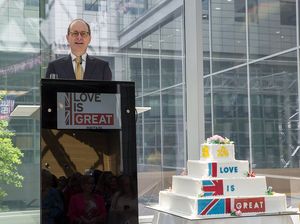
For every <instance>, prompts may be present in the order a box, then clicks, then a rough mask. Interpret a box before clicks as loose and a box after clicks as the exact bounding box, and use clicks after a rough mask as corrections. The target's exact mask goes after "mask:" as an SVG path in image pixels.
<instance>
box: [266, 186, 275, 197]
mask: <svg viewBox="0 0 300 224" xmlns="http://www.w3.org/2000/svg"><path fill="white" fill-rule="evenodd" d="M266 193H267V195H273V194H274V191H273V187H271V186H269V187H268V189H267V192H266Z"/></svg>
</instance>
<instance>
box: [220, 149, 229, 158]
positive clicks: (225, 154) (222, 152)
mask: <svg viewBox="0 0 300 224" xmlns="http://www.w3.org/2000/svg"><path fill="white" fill-rule="evenodd" d="M228 156H229V152H228V149H227V148H226V147H225V146H221V147H220V148H219V149H218V150H217V157H228Z"/></svg>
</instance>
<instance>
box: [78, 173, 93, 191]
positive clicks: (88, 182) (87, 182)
mask: <svg viewBox="0 0 300 224" xmlns="http://www.w3.org/2000/svg"><path fill="white" fill-rule="evenodd" d="M80 184H81V188H82V191H83V193H85V194H92V193H93V190H94V186H95V180H94V177H93V176H91V175H83V176H82V177H81V179H80Z"/></svg>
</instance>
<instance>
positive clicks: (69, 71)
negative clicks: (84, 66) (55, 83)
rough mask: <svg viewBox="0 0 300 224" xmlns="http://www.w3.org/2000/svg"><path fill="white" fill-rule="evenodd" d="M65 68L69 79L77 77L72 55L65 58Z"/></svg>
mask: <svg viewBox="0 0 300 224" xmlns="http://www.w3.org/2000/svg"><path fill="white" fill-rule="evenodd" d="M64 70H65V74H66V78H67V79H76V76H75V72H74V68H73V63H72V57H71V55H69V56H68V57H66V58H65V61H64Z"/></svg>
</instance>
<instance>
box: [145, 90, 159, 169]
mask: <svg viewBox="0 0 300 224" xmlns="http://www.w3.org/2000/svg"><path fill="white" fill-rule="evenodd" d="M144 105H147V106H149V107H151V110H150V111H147V112H146V113H145V114H144V150H145V164H151V165H160V164H161V128H160V122H161V121H160V120H161V118H160V97H159V94H153V95H150V96H146V97H144Z"/></svg>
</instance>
